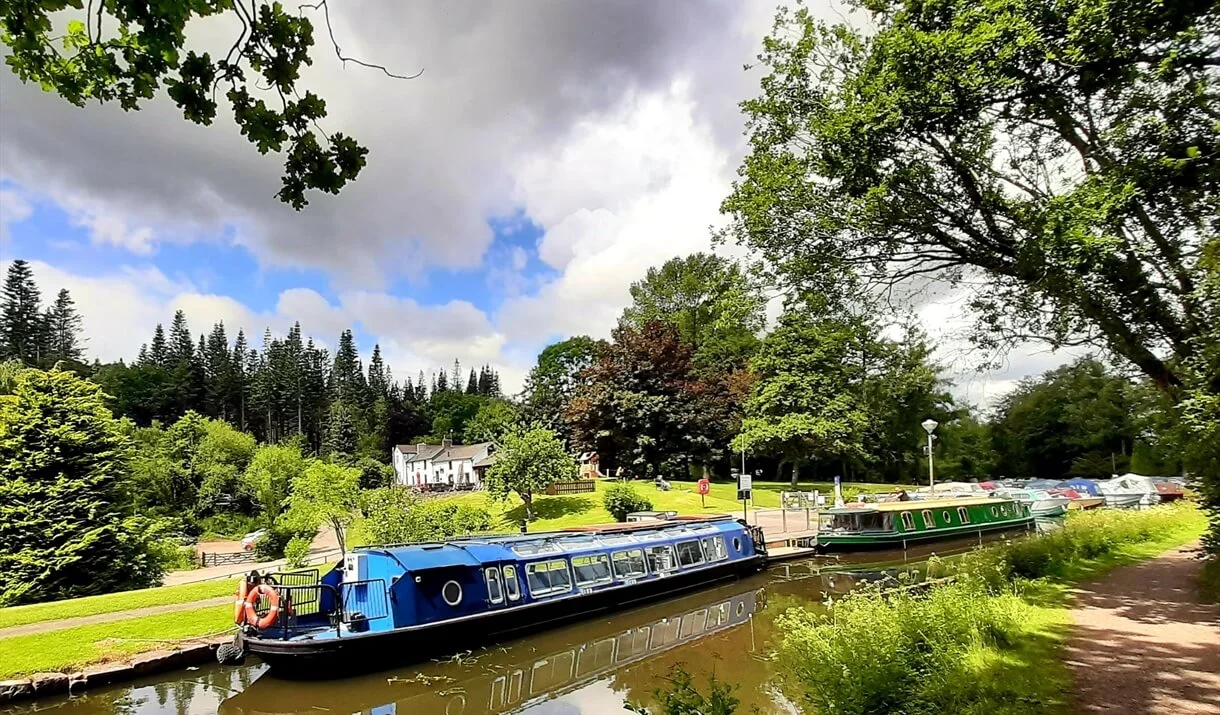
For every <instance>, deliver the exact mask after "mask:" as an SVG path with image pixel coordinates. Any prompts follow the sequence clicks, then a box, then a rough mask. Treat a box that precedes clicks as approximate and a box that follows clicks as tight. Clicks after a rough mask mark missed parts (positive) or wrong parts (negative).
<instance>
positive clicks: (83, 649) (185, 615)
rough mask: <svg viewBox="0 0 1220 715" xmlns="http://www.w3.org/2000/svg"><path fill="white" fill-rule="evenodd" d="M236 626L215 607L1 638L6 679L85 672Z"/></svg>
mask: <svg viewBox="0 0 1220 715" xmlns="http://www.w3.org/2000/svg"><path fill="white" fill-rule="evenodd" d="M232 627H233V613H232V611H231V609H228V608H217V607H215V606H213V607H210V608H201V609H198V610H193V611H178V612H176V613H163V614H160V615H156V616H148V617H147V618H134V619H130V620H125V621H117V622H111V623H99V624H96V625H91V626H79V627H76V628H66V629H64V630H61V631H51V632H49V633H33V634H30V635H25V636H16V637H13V638H4V639H0V679H3V678H11V677H14V676H18V675H28V674H31V673H38V672H56V671H58V672H70V671H74V670H80V669H81V668H83V667H85V666H87V665H92V664H95V663H103V662H109V661H116V660H122V659H124V658H126V657H128V656H132V655H135V654H137V653H144V652H148V651H152V650H163V649H168V648H170V647H172V646H173V645H174V644H173V643H172V642H169V639H181V638H191V637H196V636H203V635H207V634H211V633H216V632H218V631H224V630H227V629H229V628H232ZM123 639H158V640H156V641H153V640H123Z"/></svg>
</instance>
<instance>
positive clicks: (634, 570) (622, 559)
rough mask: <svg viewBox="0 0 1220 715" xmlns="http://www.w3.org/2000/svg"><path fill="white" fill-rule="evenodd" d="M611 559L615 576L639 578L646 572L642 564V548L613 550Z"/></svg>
mask: <svg viewBox="0 0 1220 715" xmlns="http://www.w3.org/2000/svg"><path fill="white" fill-rule="evenodd" d="M613 561H614V575H615V577H617V578H639V577H640V576H646V575H647V574H648V569H647V568H645V566H644V550H643V549H631V550H630V551H615V552H614V555H613Z"/></svg>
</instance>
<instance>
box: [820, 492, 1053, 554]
mask: <svg viewBox="0 0 1220 715" xmlns="http://www.w3.org/2000/svg"><path fill="white" fill-rule="evenodd" d="M1033 523H1034V517H1033V515H1031V514H1030V511H1029V506H1027V505H1024V504H1020V503H1018V502H1015V501H1013V500H1011V499H999V498H978V497H961V498H952V499H928V500H923V501H920V500H914V501H894V502H881V503H879V504H860V505H853V506H850V507H839V508H835V509H827V510H825V511H823V512H822V514H821V519H820V522H819V524H818V535H817V542H816V546H817V549H818V551H822V552H828V551H865V550H868V549H905V548H906V547H907V546H908V545H911V544H922V543H926V542H929V541H938V540H941V539H960V538H963V537H968V536H975V535H980V534H984V533H988V532H993V531H1004V530H1008V529H1028V528H1031V527H1032V525H1033Z"/></svg>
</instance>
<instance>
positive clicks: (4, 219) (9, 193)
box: [0, 189, 34, 248]
mask: <svg viewBox="0 0 1220 715" xmlns="http://www.w3.org/2000/svg"><path fill="white" fill-rule="evenodd" d="M33 213H34V207H33V205H31V204H30V202H29V201H28V200H26V198H25V196H23V195H22V194H21V192H19V191H16V190H14V189H0V248H3V247H4V243H5V241H7V240H8V226H9V224H11V223H21V222H22V221H24V220H26V219H27V218H29V217H30V216H31V215H32V214H33Z"/></svg>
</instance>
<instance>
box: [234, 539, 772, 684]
mask: <svg viewBox="0 0 1220 715" xmlns="http://www.w3.org/2000/svg"><path fill="white" fill-rule="evenodd" d="M764 559H765V557H763V556H761V555H755V556H753V557H750V558H748V559H741V560H738V561H732V562H729V563H726V564H724V565H722V566H719V567H715V568H708V569H700V570H698V571H692V572H688V573H681V572H680V573H677V574H674V575H672V576H668V577H666V578H662V579H654V580H649V581H641V582H639V583H637V584H633V585H630V586H623V587H620V588H614V589H607V590H605V591H600V592H594V593H589V594H583V595H581V596H578V597H573V598H568V599H562V600H557V601H553V602H549V603H546V604H545V605H542V606H539V607H537V608H531V609H507V610H499V611H490V612H488V613H486V614H483V615H480V616H479V617H477V618H470V619H461V620H455V621H441V622H438V623H432V624H428V625H426V626H418V627H412V628H401V629H397V630H392V631H380V632H371V633H362V634H358V635H346V636H343V637H341V638H325V639H317V640H278V639H264V638H246V639H245V644H246V647H247V650H248V652H249V653H252V654H254V655H257V656H258V657H259V659H260V660H262V661H263V662H264V663H266V664H267V665H268V666H269V667H270V668H271V670H272V671H274V672H275V673H276V675H277V676H281V677H288V678H318V677H323V678H327V677H340V676H343V675H347V674H350V673H353V672H357V671H369V670H377V669H383V668H390V667H393V666H395V665H402V664H404V663H410V662H418V661H420V660H423V659H426V658H429V657H431V656H436V655H445V654H449V653H454V652H458V651H462V650H465V649H468V648H473V647H476V646H480V645H485V644H487V643H492V642H495V641H496V640H503V639H504V638H507V637H517V636H520V635H524V634H525V633H528V632H531V631H537V630H543V629H546V628H552V627H555V626H558V625H561V624H563V623H567V622H570V621H574V620H578V619H580V618H583V617H587V616H590V615H592V614H595V613H599V612H606V611H612V610H617V609H621V608H629V607H631V606H635V605H638V604H641V603H644V602H647V601H652V600H657V599H661V598H665V597H667V596H671V595H675V594H679V593H683V592H686V591H692V590H695V589H699V588H703V587H705V586H708V585H711V584H714V583H718V582H721V581H725V580H730V579H735V578H739V577H741V576H745V575H749V574H752V573H756V572H758V571H759V569H761V568H762V567H763V566H764V565H765V560H764Z"/></svg>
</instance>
